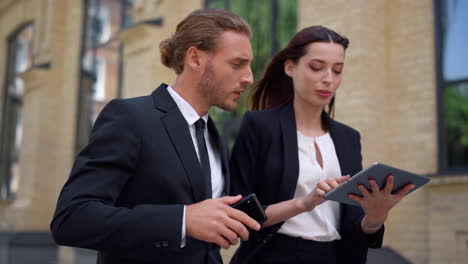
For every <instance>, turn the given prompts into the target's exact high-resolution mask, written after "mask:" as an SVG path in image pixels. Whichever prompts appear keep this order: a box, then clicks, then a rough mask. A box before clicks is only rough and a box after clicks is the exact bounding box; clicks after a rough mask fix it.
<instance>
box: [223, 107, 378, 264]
mask: <svg viewBox="0 0 468 264" xmlns="http://www.w3.org/2000/svg"><path fill="white" fill-rule="evenodd" d="M322 119H323V121H324V122H325V123H326V124H327V126H328V128H329V131H330V135H331V138H332V140H333V143H334V145H335V150H336V153H337V156H338V161H339V163H340V167H341V172H342V174H343V175H348V174H349V175H354V174H356V173H357V172H359V171H360V170H361V169H362V165H361V162H362V158H361V144H360V135H359V133H358V132H357V131H356V130H354V129H352V128H350V127H348V126H346V125H343V124H341V123H339V122H336V121H334V120H333V119H331V118H330V117H329V116H328V115H327V114H326V113H325V112H324V113H323V114H322ZM296 131H297V130H296V120H295V115H294V107H293V103H292V102H290V103H288V104H285V105H283V106H280V107H277V108H272V109H268V110H263V111H252V112H247V113H246V114H245V116H244V119H243V121H242V125H241V129H240V131H239V135H238V137H237V140H236V144H235V145H234V149H233V152H232V156H231V163H230V168H231V175H232V177H231V187H232V189H231V193H232V194H238V193H240V194H243V195H247V194H249V193H256V195H257V196H258V199H259V200H260V202H261V203H262V204H264V205H266V206H267V205H269V204H275V203H278V202H282V201H285V200H290V199H292V198H293V197H294V192H295V190H296V185H297V179H298V176H299V157H298V145H297V144H298V143H297V132H296ZM266 206H265V207H266ZM363 217H364V212H363V211H362V209H361V208H360V207H354V206H349V205H343V204H342V205H341V220H340V230H339V231H340V235H341V237H342V239H341V240H340V241H339V249H338V250H339V251H338V252H339V256H338V260H339V263H360V264H361V263H365V261H366V255H367V248H368V247H380V246H381V243H382V239H383V228H382V229H381V230H380V231H379V232H378V233H376V234H374V235H371V236H368V235H365V234H364V233H363V232H362V229H361V225H360V222H361V220H362V218H363ZM283 223H284V222H283ZM283 223H279V224H276V225H273V226H271V227H268V228H265V229H262V230H261V231H260V232H254V233H252V234H251V236H250V239H249V240H248V241H246V242H244V243H242V245H241V246H240V248H239V249H238V251H237V252H236V254H235V256H234V258H233V260H232V262H231V263H254V262H253V258H254V257H255V255H256V254H257V252H258V251H259V250H261V248H262V245H263V244H265V243H268V241H269V240H270V238H271V237H272V235H273V234H274V233H276V232H277V231H278V229H279V228H280V227H281V225H282V224H283Z"/></svg>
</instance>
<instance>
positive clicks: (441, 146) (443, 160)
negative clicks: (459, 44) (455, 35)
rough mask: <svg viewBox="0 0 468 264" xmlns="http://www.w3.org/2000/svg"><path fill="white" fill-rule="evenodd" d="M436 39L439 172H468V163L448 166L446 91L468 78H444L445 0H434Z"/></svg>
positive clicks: (466, 80) (444, 173) (453, 173)
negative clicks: (450, 86)
mask: <svg viewBox="0 0 468 264" xmlns="http://www.w3.org/2000/svg"><path fill="white" fill-rule="evenodd" d="M433 3H434V5H433V6H434V23H435V27H434V28H435V30H434V40H435V53H436V63H435V67H436V69H435V70H436V96H437V98H436V104H437V120H438V122H437V123H438V124H437V131H438V140H437V144H438V155H437V156H438V164H437V165H438V173H439V174H441V175H455V174H457V175H458V174H468V164H467V165H466V166H461V167H449V166H448V148H447V133H446V127H445V103H444V99H445V98H444V91H445V89H446V87H448V86H449V85H458V84H461V83H468V78H466V79H461V80H456V81H446V80H444V78H443V59H444V58H443V50H444V43H443V36H444V26H443V15H444V14H443V12H444V9H443V8H444V3H443V1H439V0H434V2H433Z"/></svg>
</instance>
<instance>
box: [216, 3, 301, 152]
mask: <svg viewBox="0 0 468 264" xmlns="http://www.w3.org/2000/svg"><path fill="white" fill-rule="evenodd" d="M273 5H276V7H277V15H276V16H275V17H274V18H273V17H272V16H273V10H274V6H273ZM207 7H211V8H220V9H224V8H226V9H229V10H231V11H232V12H234V13H236V14H238V15H240V16H242V17H243V18H244V19H245V20H247V22H249V24H250V26H251V28H252V33H253V35H252V49H253V53H254V61H253V62H252V72H253V75H254V79H255V80H258V79H260V78H261V76H262V74H263V72H264V70H265V67H266V65H267V64H268V62H269V61H270V59H271V57H272V55H273V54H274V53H276V52H277V51H278V50H274V46H276V47H277V48H282V47H283V46H284V45H286V44H287V43H288V42H289V40H290V39H291V38H292V36H294V34H295V33H296V25H297V1H296V0H273V1H272V0H255V1H252V0H231V1H226V0H211V1H207ZM273 23H276V29H277V30H276V32H272V26H273ZM274 41H275V42H276V45H275V43H274ZM249 91H250V89H248V90H247V92H245V93H244V94H243V95H242V97H241V98H240V99H239V104H238V106H237V108H236V110H234V111H232V112H227V111H224V110H221V109H218V108H212V110H211V111H210V116H211V117H212V118H213V119H214V120H215V121H216V123H217V125H218V128H219V129H220V132H221V134H222V135H223V138H224V139H225V140H226V141H227V142H229V145H232V142H233V140H234V138H235V135H236V133H237V129H238V127H239V123H240V119H241V117H242V115H243V114H244V112H245V110H246V104H247V99H248V93H249Z"/></svg>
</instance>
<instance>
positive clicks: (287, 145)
mask: <svg viewBox="0 0 468 264" xmlns="http://www.w3.org/2000/svg"><path fill="white" fill-rule="evenodd" d="M280 123H281V132H282V136H283V138H282V140H283V149H284V156H283V158H284V162H283V164H284V167H283V170H284V171H283V173H282V175H283V178H282V179H281V186H280V188H281V191H280V192H279V193H280V196H281V197H280V201H285V200H289V199H292V198H293V197H294V192H295V190H296V185H297V179H298V177H299V156H298V155H299V153H298V145H297V144H298V143H297V128H296V118H295V116H294V107H293V103H292V102H291V103H288V104H286V105H285V106H283V107H282V108H281V109H280Z"/></svg>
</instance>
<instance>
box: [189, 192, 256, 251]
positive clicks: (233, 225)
mask: <svg viewBox="0 0 468 264" xmlns="http://www.w3.org/2000/svg"><path fill="white" fill-rule="evenodd" d="M241 199H242V196H241V195H237V196H225V197H221V198H218V199H208V200H205V201H203V202H199V203H196V204H192V205H188V206H187V207H186V208H185V225H186V231H187V235H189V236H191V237H193V238H196V239H198V240H202V241H205V242H210V243H215V244H218V245H219V246H220V247H222V248H224V249H228V248H229V247H230V246H231V245H236V244H237V243H238V242H239V237H241V238H242V239H243V240H248V239H249V231H248V230H247V228H246V226H247V227H250V228H251V229H253V230H260V224H259V223H257V222H256V221H255V220H253V219H252V218H250V217H249V216H248V215H247V214H245V213H244V212H242V211H239V210H236V209H234V208H232V207H230V205H232V204H235V203H236V202H238V201H240V200H241Z"/></svg>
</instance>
